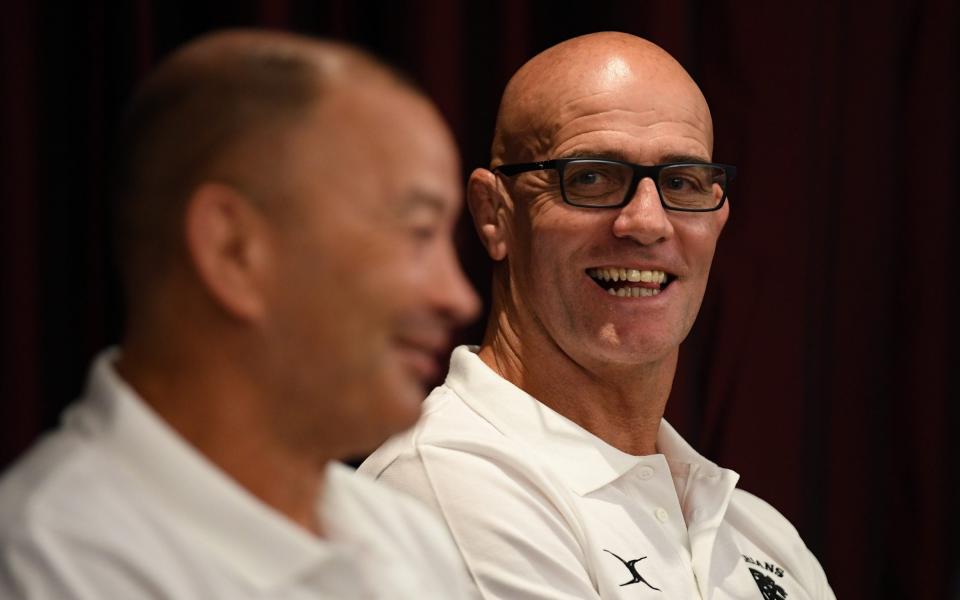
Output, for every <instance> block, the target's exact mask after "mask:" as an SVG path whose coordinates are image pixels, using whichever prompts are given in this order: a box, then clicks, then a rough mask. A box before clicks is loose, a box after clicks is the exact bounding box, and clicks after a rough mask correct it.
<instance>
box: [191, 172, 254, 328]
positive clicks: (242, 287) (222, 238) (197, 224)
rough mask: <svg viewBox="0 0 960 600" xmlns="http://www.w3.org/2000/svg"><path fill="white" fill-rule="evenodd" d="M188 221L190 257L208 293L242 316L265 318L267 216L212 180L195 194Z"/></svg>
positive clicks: (252, 318)
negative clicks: (264, 287) (264, 286)
mask: <svg viewBox="0 0 960 600" xmlns="http://www.w3.org/2000/svg"><path fill="white" fill-rule="evenodd" d="M185 219H186V223H185V236H186V240H185V241H186V248H187V253H188V256H189V258H190V263H191V264H192V265H193V267H194V270H195V272H196V275H197V278H198V279H199V280H200V282H201V283H202V284H203V286H204V288H205V289H206V291H207V293H208V294H209V295H210V296H211V298H213V300H214V301H215V302H216V303H217V304H218V305H219V306H220V307H221V308H222V309H223V310H225V311H226V312H228V313H229V314H231V315H233V316H234V317H236V318H239V319H241V320H244V321H254V320H257V319H258V318H260V317H261V316H262V315H263V314H264V312H265V304H266V302H265V301H266V298H265V296H264V290H263V283H264V281H265V278H264V274H265V273H266V270H267V263H268V260H269V256H270V252H269V250H270V246H269V238H268V235H269V231H268V229H267V228H268V225H267V223H266V219H265V218H264V217H263V215H262V214H261V213H260V212H259V211H258V210H257V209H256V208H255V207H254V206H253V204H252V203H251V200H250V199H249V198H248V197H247V196H245V195H244V194H243V193H241V192H240V191H238V190H236V189H235V188H233V187H230V186H228V185H224V184H222V183H212V182H208V183H203V184H201V185H200V186H199V187H197V188H196V189H195V190H194V192H193V194H192V195H191V196H190V199H189V200H188V202H187V207H186V214H185Z"/></svg>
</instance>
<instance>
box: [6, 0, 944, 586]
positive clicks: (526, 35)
mask: <svg viewBox="0 0 960 600" xmlns="http://www.w3.org/2000/svg"><path fill="white" fill-rule="evenodd" d="M61 5H66V6H61ZM236 25H247V26H250V25H260V26H270V27H279V28H284V29H291V30H296V31H301V32H306V33H314V34H319V35H325V36H332V37H336V38H340V39H344V40H349V41H352V42H355V43H357V44H360V45H362V46H364V47H366V48H367V49H369V50H371V51H372V52H374V53H375V54H377V55H379V56H380V57H381V58H383V59H385V60H387V61H389V62H391V63H393V64H395V65H397V66H399V67H400V68H402V69H404V70H406V71H407V72H408V73H410V74H411V75H412V76H413V78H414V79H415V80H417V81H419V82H420V83H421V85H422V86H423V87H424V88H425V89H426V90H427V92H428V93H429V94H430V95H431V96H432V97H433V98H434V99H435V100H436V101H437V103H438V104H439V105H440V107H441V109H442V110H443V112H444V113H445V114H446V116H447V118H448V119H449V121H450V123H451V125H452V127H453V129H454V131H455V133H456V135H457V138H458V140H459V141H460V144H461V151H462V153H463V157H464V164H465V173H466V172H468V169H469V168H470V167H473V166H476V165H482V164H485V163H486V161H487V159H488V146H489V142H490V136H491V131H492V125H493V119H494V114H495V110H496V106H497V102H498V98H499V94H500V92H501V91H502V88H503V85H504V84H505V82H506V80H507V78H508V77H509V76H510V74H511V73H512V72H513V71H514V70H515V69H516V68H517V67H519V66H520V65H521V64H522V63H523V61H525V60H526V59H527V58H529V57H530V56H532V55H533V54H535V53H536V52H538V51H540V50H542V49H544V48H546V47H547V46H549V45H552V44H553V43H556V42H558V41H560V40H562V39H565V38H568V37H571V36H573V35H577V34H581V33H586V32H590V31H599V30H605V29H618V30H622V31H628V32H631V33H636V34H639V35H643V36H646V37H649V38H650V39H652V40H654V41H655V42H657V43H659V44H660V45H662V46H663V47H665V48H666V49H667V50H668V51H670V52H671V53H673V54H674V55H675V56H676V57H677V58H678V59H679V60H680V61H681V62H682V63H683V64H684V65H685V66H687V68H688V69H689V70H690V72H691V73H692V74H693V76H694V77H695V78H696V79H697V80H698V81H699V82H700V83H701V85H702V87H703V89H704V92H705V94H706V96H707V98H708V99H709V100H710V102H711V106H712V108H713V112H714V120H715V123H716V132H717V148H716V154H715V156H716V158H717V160H720V161H722V162H729V163H733V164H736V165H737V166H738V167H739V177H738V179H737V181H736V182H735V184H734V185H735V187H734V189H733V192H732V193H733V201H732V206H733V208H732V213H731V218H730V221H729V223H728V225H727V229H726V231H725V233H724V235H723V237H722V239H721V242H720V246H719V249H718V254H717V259H716V263H715V267H714V271H713V275H712V281H711V284H710V288H709V291H708V293H707V298H706V300H705V302H704V307H703V310H702V312H701V316H700V319H699V321H698V323H697V325H696V327H695V329H694V332H693V333H692V334H691V337H690V339H689V340H688V341H687V343H686V344H685V346H684V349H683V352H682V359H681V366H680V370H679V373H678V375H677V385H676V386H675V390H674V394H673V398H672V400H671V402H670V405H669V409H668V417H669V418H670V419H671V420H672V421H673V422H674V424H675V425H677V427H678V429H679V430H680V431H681V432H682V433H683V434H684V435H686V436H687V437H688V439H690V440H691V442H692V443H694V444H695V445H696V446H697V447H698V448H699V449H700V450H701V451H703V452H704V453H705V454H707V455H708V456H710V457H711V458H713V459H715V460H716V461H717V462H720V463H722V464H723V465H725V466H729V467H731V468H733V469H735V470H737V471H738V472H740V474H741V475H742V479H741V484H742V486H743V487H744V488H746V489H748V490H750V491H752V492H755V493H757V494H759V495H760V496H762V497H763V498H765V499H767V500H768V501H770V502H771V503H772V504H774V505H775V506H777V507H778V508H779V509H780V510H781V511H782V512H784V513H785V514H786V515H787V516H788V517H789V518H790V519H791V520H792V521H793V523H794V524H796V526H797V527H798V529H799V530H800V532H801V533H802V535H803V536H804V538H805V539H806V540H807V542H808V544H809V545H810V547H811V548H812V549H813V550H814V551H815V553H816V554H817V555H818V556H819V557H820V559H821V561H822V562H823V564H824V566H825V568H826V570H827V573H828V575H829V577H830V580H831V582H832V584H833V587H834V589H835V591H836V592H837V596H838V597H839V598H842V599H856V598H871V599H876V598H945V597H956V598H960V590H958V577H957V573H958V569H957V565H958V561H957V559H958V552H957V550H956V549H955V547H956V544H955V543H953V541H954V540H955V539H956V538H957V536H958V534H960V530H958V523H960V520H958V519H957V517H956V515H955V511H954V510H953V509H954V508H955V507H956V506H957V499H958V494H957V491H958V485H957V484H958V481H960V474H958V461H957V460H956V458H957V455H958V450H960V443H958V441H957V434H956V433H955V432H956V431H957V429H958V425H960V410H958V408H957V400H958V394H957V392H956V391H954V385H955V383H956V379H957V374H956V371H954V370H953V369H952V368H951V366H952V365H954V364H955V363H956V362H957V359H958V352H957V350H956V346H955V344H954V343H953V340H955V339H956V338H957V337H958V334H960V327H958V319H957V316H956V308H955V307H956V306H957V301H958V278H960V268H958V267H960V265H958V262H960V260H958V253H957V250H958V248H957V238H956V236H955V235H951V234H952V233H953V232H954V231H956V230H957V227H958V225H960V208H958V201H960V194H958V187H960V186H958V172H960V169H958V165H960V144H958V142H960V120H958V116H957V110H958V108H960V98H958V95H960V92H958V74H960V43H958V39H960V10H958V8H957V3H956V2H951V1H948V0H940V1H937V0H927V1H915V2H907V1H903V2H894V1H891V0H876V1H874V2H870V3H859V2H852V1H850V0H839V1H830V0H813V1H809V2H803V3H800V2H796V3H789V4H787V3H779V2H776V3H774V2H743V1H739V2H738V1H734V0H726V1H717V2H698V1H692V0H686V1H669V2H668V1H664V2H639V1H624V2H607V3H603V2H597V1H591V2H580V3H577V4H570V5H567V4H561V3H558V2H544V1H527V2H507V1H506V0H497V1H490V2H475V3H466V2H462V3H457V2H444V1H439V0H437V1H427V0H420V1H412V2H406V3H402V2H387V1H384V2H356V3H348V2H346V1H341V2H326V3H323V2H307V1H303V0H301V1H296V0H288V1H281V0H273V1H267V0H262V1H260V2H255V1H251V0H247V1H239V2H220V3H211V2H207V3H200V2H184V1H160V0H153V1H149V0H136V1H130V2H128V3H127V4H126V6H124V7H122V8H116V7H115V6H114V3H108V2H106V1H99V2H97V1H90V2H86V3H59V2H52V1H42V2H35V3H27V2H14V3H12V4H11V3H7V5H5V6H4V10H3V19H2V24H0V31H2V61H0V68H2V77H0V81H2V85H3V88H2V94H0V103H2V104H0V119H2V124H3V129H2V178H0V193H2V198H3V200H2V203H0V210H2V213H0V214H2V221H0V233H2V236H0V243H2V252H0V269H2V271H0V281H2V286H3V287H2V289H3V293H2V296H0V297H2V306H0V319H2V324H3V325H2V327H3V345H2V352H3V367H2V368H3V372H2V385H3V388H2V390H0V392H2V398H3V401H2V404H0V467H2V466H3V465H6V464H8V463H9V462H10V461H11V460H12V459H13V458H14V457H15V456H17V455H18V454H19V453H20V452H21V451H22V450H23V449H24V448H25V447H26V446H27V445H28V444H29V443H30V442H31V441H32V440H33V439H34V438H35V437H36V436H37V434H38V432H40V431H41V430H42V429H44V428H46V427H49V426H50V425H52V424H53V423H54V422H55V420H56V416H57V414H58V413H59V411H60V409H61V408H62V407H63V405H64V404H65V403H66V402H67V401H69V400H70V399H71V398H73V397H74V396H75V395H76V394H77V393H78V391H79V389H80V386H81V382H82V379H83V376H84V372H85V369H86V367H87V362H88V360H89V359H90V358H91V356H92V355H93V354H94V352H95V351H96V350H97V349H99V348H101V347H102V346H104V345H105V344H108V343H111V342H113V341H114V340H116V338H117V335H118V331H119V327H120V321H121V316H120V315H121V310H120V306H119V304H118V300H117V293H116V292H117V287H116V281H115V274H114V271H113V269H112V267H111V262H110V259H109V256H108V251H107V247H106V243H105V240H106V234H105V218H104V216H103V205H104V193H103V192H104V188H105V164H106V161H105V158H104V157H105V155H106V154H107V153H108V149H109V146H110V141H111V139H112V137H113V135H114V133H115V128H116V125H117V118H118V114H119V112H120V110H121V108H122V105H123V102H124V101H125V99H126V97H127V96H128V94H129V93H130V91H131V89H132V87H133V85H134V84H135V83H136V82H137V81H138V80H139V79H140V78H141V77H142V76H143V75H144V73H145V72H147V70H148V69H149V68H150V67H151V65H153V64H155V63H156V61H157V60H158V59H159V58H161V57H162V56H164V55H165V54H166V53H167V52H169V51H170V50H171V49H172V48H173V47H175V46H177V45H179V44H180V43H182V42H183V41H185V40H187V39H189V38H191V37H193V36H194V35H196V34H198V33H201V32H203V31H207V30H209V29H213V28H218V27H225V26H236ZM458 236H459V241H460V247H461V249H462V256H463V259H464V264H465V268H466V269H467V271H468V273H469V274H470V276H471V278H472V279H473V281H474V282H475V283H476V285H477V286H478V287H479V288H480V289H481V290H483V291H485V292H486V290H488V288H489V285H488V282H487V278H488V276H489V269H488V266H487V264H486V259H485V257H484V255H483V253H482V251H481V249H480V247H479V245H478V243H477V242H476V240H475V239H474V235H473V232H472V229H471V228H470V227H469V225H468V223H467V222H466V221H465V220H464V221H463V222H462V223H461V228H460V231H459V233H458ZM479 333H480V328H479V326H474V327H473V328H471V329H470V330H468V331H466V332H464V334H463V336H462V339H464V340H476V339H477V338H478V337H479Z"/></svg>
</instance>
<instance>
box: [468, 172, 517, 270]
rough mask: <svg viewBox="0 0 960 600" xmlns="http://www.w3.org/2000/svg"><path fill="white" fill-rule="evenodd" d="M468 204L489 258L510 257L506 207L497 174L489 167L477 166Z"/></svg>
mask: <svg viewBox="0 0 960 600" xmlns="http://www.w3.org/2000/svg"><path fill="white" fill-rule="evenodd" d="M467 206H468V207H469V208H470V214H471V215H473V226H474V227H475V228H476V230H477V235H479V236H480V241H481V242H483V246H484V247H485V248H486V249H487V254H489V255H490V258H492V259H493V260H496V261H500V260H503V259H504V258H506V256H507V249H508V244H507V217H508V213H507V206H506V204H505V203H504V198H503V194H502V193H501V192H500V189H499V188H498V186H497V176H496V175H495V174H494V173H493V172H491V171H489V170H487V169H474V171H473V173H471V174H470V180H469V181H468V182H467Z"/></svg>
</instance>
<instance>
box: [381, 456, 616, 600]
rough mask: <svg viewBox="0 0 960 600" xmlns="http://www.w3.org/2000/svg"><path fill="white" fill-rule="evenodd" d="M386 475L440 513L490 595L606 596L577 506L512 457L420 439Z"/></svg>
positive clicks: (536, 598)
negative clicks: (589, 563) (573, 513)
mask: <svg viewBox="0 0 960 600" xmlns="http://www.w3.org/2000/svg"><path fill="white" fill-rule="evenodd" d="M478 450H479V451H478ZM380 478H381V479H382V480H384V481H385V482H386V483H388V484H390V485H391V486H393V487H399V488H401V489H403V490H404V491H406V492H408V493H410V494H412V495H414V496H415V497H417V498H419V499H420V500H421V501H422V502H423V503H424V504H425V505H426V506H427V507H429V508H431V509H433V510H434V511H435V512H437V513H438V514H439V516H440V517H441V518H442V520H443V521H444V523H446V525H447V527H448V528H449V529H450V532H451V534H452V537H453V539H454V542H455V544H456V546H457V548H458V549H459V551H460V553H461V555H462V557H463V560H464V562H465V563H466V566H467V569H468V571H469V572H470V575H471V576H472V577H473V579H474V581H475V582H476V584H477V587H478V588H479V590H480V594H481V596H482V597H483V598H485V599H488V600H493V599H503V600H541V599H542V600H546V599H551V600H566V599H571V600H572V599H574V598H576V599H581V600H582V599H598V598H600V596H599V594H598V592H597V589H596V585H595V582H594V581H593V577H592V576H591V574H590V573H589V572H588V569H587V568H586V566H585V565H586V561H585V559H584V554H583V551H582V547H583V545H582V543H581V540H582V536H580V535H579V534H578V529H579V525H578V524H577V523H575V522H574V521H573V520H572V519H570V518H568V517H565V516H564V515H569V514H570V513H569V508H570V507H565V506H563V499H562V495H561V494H551V493H550V490H548V489H543V485H542V482H538V481H536V477H535V475H533V474H531V473H525V472H524V471H523V467H522V466H520V465H517V464H516V461H510V460H509V457H506V456H504V457H499V456H497V455H496V453H495V451H493V450H491V449H490V448H481V449H456V448H446V447H437V446H421V447H420V448H419V449H418V451H417V452H415V453H413V454H407V455H406V456H401V457H399V458H398V459H397V460H395V461H394V462H393V463H392V464H391V465H390V466H389V467H387V469H386V470H384V471H383V472H382V473H381V474H380Z"/></svg>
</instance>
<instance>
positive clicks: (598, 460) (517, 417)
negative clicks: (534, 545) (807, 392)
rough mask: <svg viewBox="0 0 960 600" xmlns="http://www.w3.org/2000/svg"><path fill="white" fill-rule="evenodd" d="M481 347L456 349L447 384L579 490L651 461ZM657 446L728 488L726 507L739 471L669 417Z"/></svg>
mask: <svg viewBox="0 0 960 600" xmlns="http://www.w3.org/2000/svg"><path fill="white" fill-rule="evenodd" d="M476 352H477V347H475V346H459V347H457V348H456V349H454V351H453V355H452V356H451V358H450V371H449V374H448V375H447V379H446V382H445V384H446V386H447V387H449V388H450V389H452V390H453V391H454V392H456V394H457V395H458V396H459V397H460V398H462V399H463V401H464V402H465V403H466V404H467V405H468V406H469V407H470V408H471V409H472V410H474V411H475V412H477V413H478V414H479V415H480V416H481V417H483V418H484V419H485V420H486V421H488V422H489V423H490V424H491V425H493V426H494V427H495V428H496V429H497V430H499V431H500V432H501V433H502V434H503V435H505V436H506V437H508V438H510V439H511V440H513V441H515V442H518V443H520V444H525V445H529V446H530V447H531V450H533V451H534V452H536V453H537V455H538V456H539V457H540V458H541V459H542V460H544V461H545V462H547V463H548V464H550V466H551V467H552V470H553V471H554V472H555V473H557V474H558V475H560V476H561V477H562V478H563V479H564V480H565V481H566V483H567V485H569V486H570V488H571V489H573V490H574V491H575V492H576V493H577V494H579V495H581V496H583V495H586V494H589V493H591V492H593V491H595V490H597V489H599V488H601V487H603V486H605V485H608V484H610V483H612V482H613V481H614V480H616V479H618V478H619V477H621V476H622V475H623V474H624V473H626V472H627V471H629V470H631V469H633V468H634V467H636V466H638V465H640V464H642V463H644V462H645V461H646V460H648V458H649V457H643V456H634V455H631V454H627V453H626V452H623V451H621V450H619V449H617V448H615V447H613V446H611V445H610V444H608V443H607V442H605V441H603V440H602V439H600V438H599V437H597V436H596V435H594V434H593V433H591V432H589V431H587V430H586V429H584V428H583V427H581V426H580V425H578V424H576V423H574V422H573V421H571V420H570V419H567V418H566V417H564V416H563V415H561V414H559V413H557V412H555V411H554V410H552V409H550V408H549V407H547V406H546V405H545V404H543V403H541V402H539V401H538V400H537V399H536V398H534V397H533V396H531V395H530V394H528V393H526V392H524V391H523V390H521V389H520V388H518V387H517V386H515V385H514V384H512V383H510V382H509V381H507V380H506V379H504V378H503V377H501V376H500V375H498V374H497V373H496V372H494V371H493V370H492V369H491V368H490V367H489V366H487V364H486V363H484V362H483V360H481V359H480V357H479V356H478V355H477V353H476ZM657 450H658V451H659V452H660V453H662V454H663V455H664V458H665V459H666V461H667V463H668V464H669V465H670V467H671V471H673V472H674V473H675V474H676V473H680V474H682V475H683V476H685V477H688V478H689V479H690V480H693V479H697V480H698V481H699V480H714V481H717V482H718V483H720V484H721V485H720V487H721V489H722V490H723V492H724V493H722V495H721V497H720V498H717V500H719V501H720V505H719V506H716V508H717V509H718V511H719V512H720V513H721V514H722V513H723V512H725V510H726V506H727V503H728V502H729V497H730V494H732V491H733V488H734V487H735V485H736V481H737V479H738V478H739V475H737V474H736V473H734V472H733V471H730V470H729V469H722V468H720V467H718V466H717V465H716V464H714V463H713V462H711V461H709V460H707V459H706V458H704V457H703V456H701V455H700V454H699V453H697V451H696V450H694V449H693V448H692V447H691V446H690V445H689V444H688V443H687V442H686V441H685V440H684V439H683V438H682V437H680V435H679V434H678V433H677V432H676V430H675V429H674V428H673V427H672V426H671V425H670V424H669V423H667V421H666V420H665V419H664V420H661V422H660V429H659V432H658V434H657ZM711 495H713V494H711ZM714 497H715V496H714ZM715 503H716V502H711V504H715ZM710 512H711V513H714V511H712V510H711V511H710Z"/></svg>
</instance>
